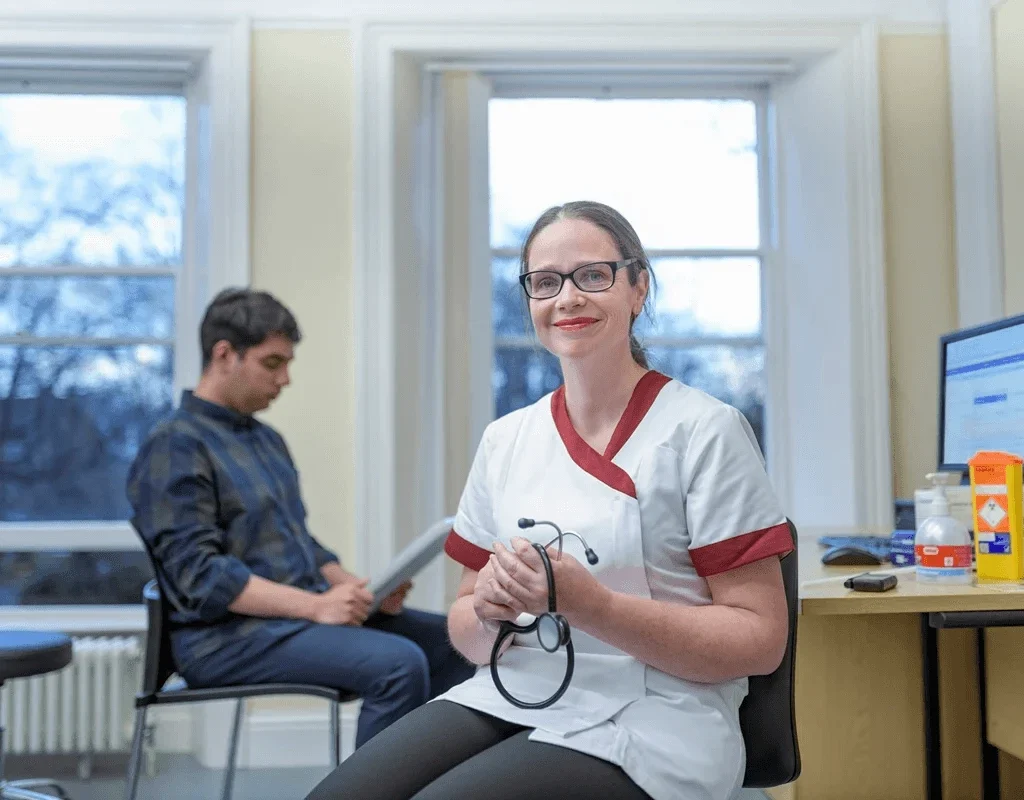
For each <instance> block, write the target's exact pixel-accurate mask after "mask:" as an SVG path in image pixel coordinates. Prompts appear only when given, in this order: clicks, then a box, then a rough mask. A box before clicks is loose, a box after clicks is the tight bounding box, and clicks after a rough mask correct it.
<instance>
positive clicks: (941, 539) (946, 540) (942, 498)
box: [914, 472, 974, 583]
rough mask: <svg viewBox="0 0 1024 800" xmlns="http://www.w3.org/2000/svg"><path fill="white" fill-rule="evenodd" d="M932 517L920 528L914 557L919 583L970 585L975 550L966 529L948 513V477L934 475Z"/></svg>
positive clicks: (916, 537)
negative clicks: (946, 484) (946, 486)
mask: <svg viewBox="0 0 1024 800" xmlns="http://www.w3.org/2000/svg"><path fill="white" fill-rule="evenodd" d="M927 477H928V480H929V481H931V483H932V486H933V488H932V513H931V516H929V517H928V518H927V519H925V520H923V521H922V522H921V524H920V525H918V527H917V534H916V535H915V536H914V555H915V561H916V562H917V580H918V581H920V582H922V583H971V581H972V580H973V575H972V572H971V559H972V556H973V555H974V548H973V546H972V544H971V535H970V533H969V532H968V530H967V526H966V525H964V524H963V523H962V522H960V521H959V520H957V519H955V518H954V517H953V516H952V515H950V513H949V501H948V500H947V499H946V488H945V483H946V481H947V480H948V477H947V475H946V474H945V473H941V472H933V473H930V474H929V475H928V476H927Z"/></svg>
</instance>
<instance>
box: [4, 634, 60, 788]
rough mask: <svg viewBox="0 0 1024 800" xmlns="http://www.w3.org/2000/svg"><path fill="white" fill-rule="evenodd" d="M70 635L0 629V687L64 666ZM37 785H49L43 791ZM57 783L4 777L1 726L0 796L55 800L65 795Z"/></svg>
mask: <svg viewBox="0 0 1024 800" xmlns="http://www.w3.org/2000/svg"><path fill="white" fill-rule="evenodd" d="M71 656H72V646H71V638H70V637H68V636H65V635H64V634H63V633H36V632H32V631H0V687H3V685H4V682H5V681H8V680H10V679H11V678H28V677H31V676H33V675H44V674H45V673H47V672H55V671H56V670H58V669H63V668H64V667H66V666H67V665H68V664H70V663H71ZM36 789H51V790H52V791H53V793H52V794H44V793H43V792H38V791H36ZM67 796H68V795H67V793H66V792H65V791H64V790H63V789H62V788H61V786H60V784H58V783H55V782H54V781H51V780H46V779H41V778H40V779H37V780H24V781H8V780H4V729H3V726H0V798H3V800H54V798H67Z"/></svg>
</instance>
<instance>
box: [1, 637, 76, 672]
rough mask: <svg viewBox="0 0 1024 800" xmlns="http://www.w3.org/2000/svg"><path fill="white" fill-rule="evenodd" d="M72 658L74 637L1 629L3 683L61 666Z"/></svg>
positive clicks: (68, 662) (64, 665)
mask: <svg viewBox="0 0 1024 800" xmlns="http://www.w3.org/2000/svg"><path fill="white" fill-rule="evenodd" d="M71 657H72V644H71V637H70V636H67V635H66V634H63V633H47V632H43V631H0V683H3V682H4V681H7V680H10V679H11V678H26V677H29V676H32V675H43V674H45V673H47V672H53V671H54V670H58V669H62V668H63V667H66V666H67V665H68V664H70V663H71Z"/></svg>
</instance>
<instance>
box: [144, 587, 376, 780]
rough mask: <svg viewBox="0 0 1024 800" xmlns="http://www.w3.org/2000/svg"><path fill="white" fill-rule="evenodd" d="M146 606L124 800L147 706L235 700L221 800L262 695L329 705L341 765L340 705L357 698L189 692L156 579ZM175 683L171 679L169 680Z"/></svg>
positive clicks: (278, 691)
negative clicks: (253, 703) (247, 716)
mask: <svg viewBox="0 0 1024 800" xmlns="http://www.w3.org/2000/svg"><path fill="white" fill-rule="evenodd" d="M142 596H143V599H144V600H145V602H146V615H147V620H148V623H149V629H148V631H147V633H146V657H145V665H144V673H143V678H142V691H141V692H140V693H139V694H138V695H136V697H135V709H136V710H135V735H134V737H133V739H132V752H131V759H130V760H129V762H128V786H127V797H128V800H135V796H136V793H137V791H138V783H139V766H140V761H141V759H142V744H143V738H144V735H145V731H146V713H147V712H148V710H149V708H150V706H160V705H170V704H172V703H199V702H203V701H206V700H234V701H235V718H234V723H233V724H232V727H231V741H230V744H229V746H228V760H227V768H226V771H225V774H224V789H223V792H222V793H221V797H222V799H223V800H230V798H231V790H232V786H233V784H234V779H235V761H236V757H237V753H238V738H239V733H240V730H241V727H242V717H243V715H244V712H245V700H246V698H249V697H262V696H266V695H282V694H295V695H306V696H311V697H321V698H323V699H324V700H328V701H329V702H330V704H331V709H330V736H331V741H330V744H331V756H332V759H333V763H334V766H337V765H338V764H339V762H340V761H341V728H340V720H339V711H340V709H339V704H340V703H346V702H348V701H350V700H355V699H356V698H357V697H358V695H356V694H351V693H348V692H342V691H339V690H337V689H329V688H327V687H325V686H313V685H310V684H299V683H294V684H292V683H263V684H251V685H245V686H223V687H217V688H213V689H189V688H188V686H187V685H186V684H185V681H184V680H182V679H181V678H180V677H178V676H176V675H175V667H174V662H173V658H172V655H171V639H170V631H169V628H168V625H167V607H166V604H165V603H164V601H163V598H162V596H161V594H160V590H159V589H158V588H157V584H156V581H155V580H151V581H150V582H149V583H147V584H146V586H145V588H144V589H143V591H142ZM172 678H173V680H172Z"/></svg>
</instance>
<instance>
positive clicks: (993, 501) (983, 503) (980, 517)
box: [974, 494, 1010, 533]
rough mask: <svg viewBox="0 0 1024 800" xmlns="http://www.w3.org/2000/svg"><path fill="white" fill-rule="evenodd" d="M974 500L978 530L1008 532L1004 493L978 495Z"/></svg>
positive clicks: (1008, 518)
mask: <svg viewBox="0 0 1024 800" xmlns="http://www.w3.org/2000/svg"><path fill="white" fill-rule="evenodd" d="M974 502H975V508H976V509H977V520H976V527H977V529H978V531H979V532H984V531H993V532H996V533H1009V531H1010V517H1009V516H1008V514H1007V512H1006V495H1005V494H1002V495H989V496H988V497H982V496H979V497H976V498H975V501H974Z"/></svg>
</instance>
